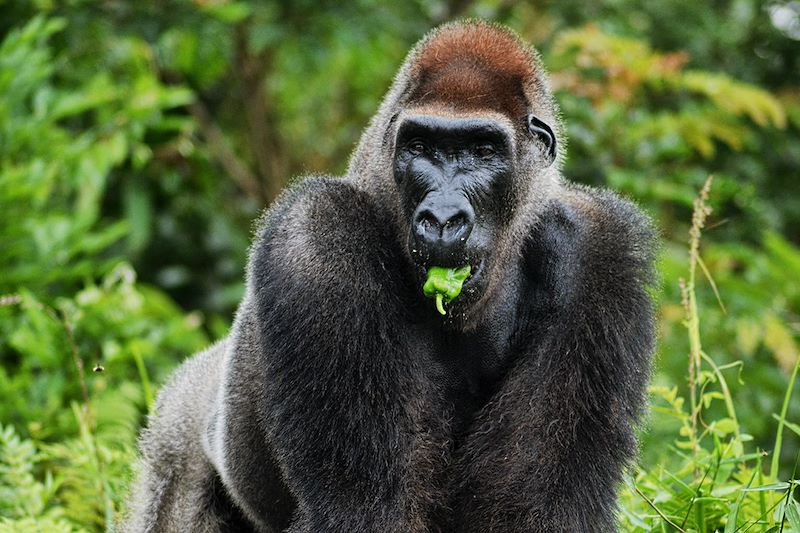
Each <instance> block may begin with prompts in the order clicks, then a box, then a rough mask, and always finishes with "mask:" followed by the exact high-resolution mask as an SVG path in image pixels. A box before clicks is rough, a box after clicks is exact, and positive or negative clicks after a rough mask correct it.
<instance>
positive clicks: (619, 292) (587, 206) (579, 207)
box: [524, 184, 657, 305]
mask: <svg viewBox="0 0 800 533" xmlns="http://www.w3.org/2000/svg"><path fill="white" fill-rule="evenodd" d="M656 242H657V239H656V231H655V229H654V227H653V225H652V223H651V221H650V219H649V218H648V217H647V216H646V215H645V214H644V213H643V212H642V211H641V210H640V209H639V208H638V207H637V206H636V205H635V204H634V203H632V202H630V201H628V200H625V199H623V198H621V197H620V196H619V195H617V194H616V193H614V192H612V191H608V190H604V189H598V188H595V187H588V186H583V185H574V184H567V185H566V186H565V189H564V192H563V194H561V195H559V196H558V197H557V198H554V199H553V201H552V202H551V203H550V205H549V206H548V208H547V209H545V210H544V211H543V213H542V214H541V217H540V219H539V221H538V223H537V224H536V225H535V226H534V228H533V230H532V232H531V234H530V236H529V239H528V243H527V246H526V247H525V252H524V255H525V258H526V263H527V264H528V267H529V269H530V271H531V275H533V276H535V277H537V276H538V277H544V278H546V279H547V280H548V281H549V283H550V285H551V288H552V289H553V290H556V291H557V292H559V293H560V296H561V297H560V298H558V299H557V301H559V302H561V303H562V304H563V305H572V303H574V302H576V301H579V300H583V301H585V300H586V299H588V300H590V301H591V300H596V301H599V300H601V299H605V300H606V301H607V302H608V301H615V302H623V303H624V302H625V301H627V300H629V299H630V298H631V297H638V293H639V292H640V289H642V288H649V287H652V286H653V284H654V283H655V273H654V270H653V261H654V257H655V251H656V250H655V243H656ZM628 289H630V290H632V291H634V292H635V293H636V294H635V295H633V294H630V293H626V290H628Z"/></svg>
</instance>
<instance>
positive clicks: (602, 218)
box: [454, 188, 654, 533]
mask: <svg viewBox="0 0 800 533" xmlns="http://www.w3.org/2000/svg"><path fill="white" fill-rule="evenodd" d="M565 199H566V201H565V202H563V203H561V204H560V205H558V204H557V205H556V206H554V208H552V209H550V210H549V211H548V212H547V213H545V214H544V216H543V218H542V219H541V220H540V224H539V225H538V226H537V229H535V230H534V235H533V236H532V238H531V240H530V242H529V243H528V246H527V249H526V250H525V256H526V260H527V262H528V272H529V274H528V275H529V276H530V278H531V281H532V282H533V288H532V290H531V293H530V294H529V295H526V298H524V299H525V300H527V301H528V303H527V304H525V305H527V306H529V308H528V309H527V310H526V311H525V312H526V313H527V314H528V315H529V316H530V325H529V327H528V328H527V331H524V332H521V333H520V338H519V339H518V342H519V343H520V344H521V345H522V346H527V348H521V350H522V352H523V354H524V355H522V356H521V358H520V359H519V361H518V363H517V366H516V368H514V369H513V370H512V371H511V373H510V374H509V377H508V379H507V381H506V382H505V383H504V384H503V386H502V388H501V390H500V391H499V392H498V393H497V394H496V396H495V397H494V399H493V400H492V401H491V402H490V404H489V405H488V406H487V407H486V408H485V410H484V411H483V412H482V413H481V415H480V416H479V418H478V420H476V421H475V424H474V425H473V428H472V430H471V431H470V436H469V438H468V440H467V442H466V443H465V445H464V447H463V449H462V452H461V454H460V455H459V457H458V458H457V461H458V464H459V465H461V466H460V468H459V472H460V474H461V476H462V479H461V482H460V484H459V488H458V496H457V497H456V500H455V502H456V503H455V516H456V517H460V519H461V521H460V522H458V521H457V522H456V527H455V529H454V530H457V531H465V532H468V531H473V530H475V529H473V528H474V526H473V525H474V524H480V526H478V527H480V529H481V531H489V530H492V531H529V532H537V533H538V532H541V533H544V532H551V533H553V532H564V533H567V532H572V533H575V532H580V533H584V532H598V533H600V532H608V531H614V528H615V526H614V516H613V514H614V502H615V500H616V498H615V495H616V487H617V485H618V483H619V481H620V477H621V472H622V470H623V467H624V465H625V464H626V463H627V462H628V461H629V460H630V459H631V458H632V457H633V455H634V453H635V448H636V441H635V437H634V434H633V428H632V425H633V424H634V423H635V422H636V420H637V419H638V417H639V416H640V414H641V411H642V410H643V408H644V405H645V388H646V385H647V381H648V374H649V371H648V369H649V366H650V361H649V358H650V354H651V353H652V347H653V335H652V331H653V309H652V303H651V298H650V296H649V295H648V294H647V289H648V288H649V286H650V285H651V284H652V283H653V279H654V277H653V273H652V262H653V252H652V250H651V249H650V246H651V245H650V243H652V242H653V235H652V229H651V227H650V225H649V223H648V222H647V221H646V220H645V218H644V216H643V215H642V214H641V213H639V212H638V210H637V209H636V208H635V207H633V206H632V205H630V204H628V203H626V202H623V201H621V200H619V199H618V198H616V197H615V196H613V195H612V194H610V193H602V192H596V191H595V192H590V190H589V189H581V188H575V189H572V190H571V191H568V192H567V194H566V198H565ZM456 520H458V519H456ZM475 531H477V530H475Z"/></svg>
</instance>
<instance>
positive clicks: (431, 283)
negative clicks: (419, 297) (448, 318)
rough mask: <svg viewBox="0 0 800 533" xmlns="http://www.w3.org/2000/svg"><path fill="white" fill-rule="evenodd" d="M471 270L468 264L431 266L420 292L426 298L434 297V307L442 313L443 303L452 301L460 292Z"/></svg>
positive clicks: (443, 311)
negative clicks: (458, 266) (455, 266)
mask: <svg viewBox="0 0 800 533" xmlns="http://www.w3.org/2000/svg"><path fill="white" fill-rule="evenodd" d="M471 271H472V268H471V267H470V266H469V265H467V266H463V267H461V268H444V267H431V268H430V269H429V270H428V279H427V280H426V281H425V285H423V287H422V292H423V294H424V295H425V296H427V297H428V298H435V299H436V309H437V310H438V311H439V313H441V314H443V315H444V314H446V312H445V310H444V305H443V304H445V303H450V302H452V301H453V300H454V299H455V298H456V297H457V296H458V295H459V294H461V287H462V286H463V285H464V282H465V281H466V280H467V278H468V277H469V275H470V272H471Z"/></svg>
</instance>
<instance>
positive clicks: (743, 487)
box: [621, 179, 800, 533]
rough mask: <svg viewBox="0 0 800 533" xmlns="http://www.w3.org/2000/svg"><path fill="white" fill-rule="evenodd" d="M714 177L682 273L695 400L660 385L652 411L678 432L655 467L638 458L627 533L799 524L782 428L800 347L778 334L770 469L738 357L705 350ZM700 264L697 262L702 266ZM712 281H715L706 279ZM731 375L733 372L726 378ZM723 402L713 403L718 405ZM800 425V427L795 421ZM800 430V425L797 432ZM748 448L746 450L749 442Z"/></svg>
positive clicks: (627, 502) (629, 489) (794, 527)
mask: <svg viewBox="0 0 800 533" xmlns="http://www.w3.org/2000/svg"><path fill="white" fill-rule="evenodd" d="M710 183H711V180H710V179H709V180H708V181H707V185H706V187H704V189H703V191H702V192H701V195H700V197H699V198H698V200H697V201H696V203H695V210H694V216H693V224H692V229H691V231H690V234H691V238H690V246H689V251H690V253H689V275H688V280H687V281H685V282H684V281H683V280H681V288H682V300H683V307H684V310H685V315H686V316H685V321H684V325H685V327H686V330H687V333H688V335H687V337H688V340H689V346H690V350H689V361H688V366H689V369H688V376H689V391H688V394H689V396H690V401H689V402H688V405H687V402H686V401H685V398H684V397H682V396H680V395H679V394H678V387H677V386H672V387H667V386H663V385H655V386H653V387H652V388H651V393H652V395H653V399H654V401H653V406H652V412H653V417H654V418H655V419H662V420H664V421H666V424H667V425H669V420H673V421H674V422H676V423H675V424H672V427H674V428H676V430H677V438H675V440H674V444H673V446H671V447H670V448H669V449H668V452H667V453H666V454H664V455H662V456H661V458H660V461H659V464H658V465H657V466H655V467H649V468H648V467H645V466H643V465H641V466H640V467H639V470H638V472H637V473H636V474H635V475H634V476H633V477H632V479H630V480H628V484H627V486H626V490H625V492H624V493H623V496H622V509H623V511H622V513H621V518H622V522H623V525H624V526H625V529H626V530H627V531H630V532H650V531H685V532H706V531H709V532H711V531H714V532H715V531H719V532H724V533H733V532H735V531H748V530H750V529H751V528H754V530H755V531H783V532H792V531H795V532H797V531H800V521H798V520H797V516H798V511H800V502H799V501H798V500H797V499H795V498H794V497H793V494H794V490H795V488H796V487H797V485H800V480H798V479H797V478H796V475H797V473H798V472H797V464H798V461H800V452H798V453H797V458H796V460H795V465H794V469H793V471H792V473H791V475H790V477H789V479H788V481H786V482H781V481H779V460H778V459H779V457H780V453H781V449H782V444H783V437H784V429H785V428H786V427H788V428H790V429H792V431H794V427H795V426H796V425H795V424H792V423H791V422H787V420H786V417H787V412H788V406H789V404H790V402H791V399H792V396H793V393H794V385H795V380H796V377H797V374H798V370H800V352H798V350H797V348H796V347H795V346H794V344H793V342H791V338H790V337H786V336H784V337H779V338H781V339H782V341H783V342H785V343H786V344H784V345H783V349H785V350H787V351H791V353H790V354H787V355H788V356H790V359H789V360H790V361H792V368H791V377H790V379H789V383H788V386H787V389H786V391H785V394H784V398H783V406H782V409H781V411H780V414H779V415H773V416H774V417H775V418H776V419H777V420H778V427H777V430H776V433H775V441H774V445H773V446H771V449H772V451H773V454H774V455H773V458H772V461H771V465H770V468H769V469H766V471H765V468H764V466H763V465H762V463H763V459H764V458H765V457H766V456H767V454H766V453H765V452H763V451H762V449H761V448H760V447H755V448H753V447H752V441H753V437H752V436H751V435H748V434H746V433H744V432H742V428H741V425H740V418H739V417H740V415H739V414H738V413H737V408H736V405H735V401H734V398H733V396H732V395H731V389H730V387H729V385H728V379H729V377H730V374H733V375H734V376H736V378H737V379H739V376H738V372H740V371H741V366H742V365H741V363H738V362H737V363H732V364H728V365H723V366H719V365H717V363H716V362H715V361H714V359H712V358H711V357H710V356H709V355H708V354H707V353H706V352H705V351H704V349H703V347H702V344H701V336H700V315H699V314H698V313H699V308H698V304H697V295H696V292H695V286H696V281H697V278H698V273H699V272H700V271H703V272H707V269H706V268H705V267H704V266H703V265H704V263H703V260H702V259H701V256H700V253H699V248H700V233H701V230H702V228H703V227H704V225H705V222H706V217H707V216H708V215H710V214H711V209H710V208H709V207H708V205H707V203H706V202H707V201H708V192H709V186H710ZM698 267H699V269H698ZM709 281H711V280H710V279H709ZM726 374H728V377H726ZM720 403H721V404H722V405H723V406H724V408H723V409H721V410H715V409H713V407H714V406H715V404H720ZM798 429H800V428H798ZM797 434H798V436H800V431H798V432H797ZM748 447H750V448H751V449H750V450H748V449H747V448H748Z"/></svg>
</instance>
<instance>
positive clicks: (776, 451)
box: [769, 358, 800, 479]
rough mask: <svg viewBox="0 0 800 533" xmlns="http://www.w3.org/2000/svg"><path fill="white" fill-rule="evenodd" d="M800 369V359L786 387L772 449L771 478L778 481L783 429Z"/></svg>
mask: <svg viewBox="0 0 800 533" xmlns="http://www.w3.org/2000/svg"><path fill="white" fill-rule="evenodd" d="M798 369H800V358H798V359H797V362H795V364H794V370H792V376H791V377H790V378H789V385H788V386H787V387H786V394H784V396H783V406H782V407H781V417H780V419H779V420H778V430H777V432H776V433H775V446H774V447H773V449H772V463H771V464H770V467H769V477H770V478H772V479H778V468H779V462H780V455H781V447H782V446H783V427H784V425H785V424H784V423H785V422H786V414H787V412H788V410H789V400H790V399H791V397H792V390H793V389H794V381H795V379H796V378H797V371H798Z"/></svg>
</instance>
